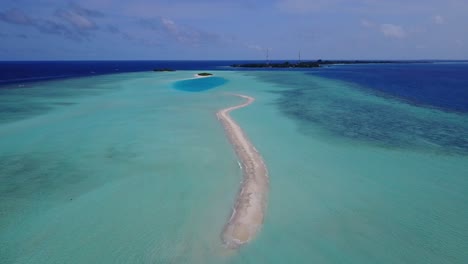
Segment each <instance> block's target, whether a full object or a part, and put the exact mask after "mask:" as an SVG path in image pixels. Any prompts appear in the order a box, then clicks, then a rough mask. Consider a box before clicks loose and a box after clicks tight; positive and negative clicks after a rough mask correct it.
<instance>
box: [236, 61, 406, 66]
mask: <svg viewBox="0 0 468 264" xmlns="http://www.w3.org/2000/svg"><path fill="white" fill-rule="evenodd" d="M371 63H372V64H375V63H378V64H382V63H410V62H409V61H390V60H375V61H374V60H317V61H300V62H294V63H291V62H289V61H285V62H274V63H271V62H265V63H245V64H232V65H231V67H234V68H318V67H321V66H323V65H334V64H371Z"/></svg>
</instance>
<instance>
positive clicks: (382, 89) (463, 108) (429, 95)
mask: <svg viewBox="0 0 468 264" xmlns="http://www.w3.org/2000/svg"><path fill="white" fill-rule="evenodd" d="M247 62H249V63H253V62H261V61H31V62H28V61H21V62H0V88H6V87H8V88H12V87H22V86H24V85H25V84H28V83H31V82H36V81H44V80H52V79H59V78H74V77H83V76H92V75H99V74H112V73H119V72H138V71H151V70H152V69H155V68H171V69H175V70H243V71H250V70H252V69H245V68H242V69H239V68H231V67H229V65H231V64H235V63H236V64H237V63H247ZM255 70H259V69H255ZM262 70H265V69H262ZM268 70H271V69H268ZM275 70H277V69H275ZM292 70H297V69H292ZM306 71H308V72H310V74H313V75H318V76H320V77H325V78H330V79H335V80H336V79H338V80H341V81H345V82H349V83H350V84H356V87H358V88H360V89H366V90H368V91H370V92H373V93H375V94H377V95H380V96H384V97H388V96H390V97H394V98H397V99H401V100H404V101H407V102H409V103H412V104H416V105H422V106H429V107H435V108H438V109H442V110H445V111H455V112H465V113H466V112H468V63H467V62H434V63H402V64H363V65H335V66H328V67H323V68H320V69H307V70H306ZM11 84H14V85H11Z"/></svg>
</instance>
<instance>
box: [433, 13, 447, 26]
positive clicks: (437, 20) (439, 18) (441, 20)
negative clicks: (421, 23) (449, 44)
mask: <svg viewBox="0 0 468 264" xmlns="http://www.w3.org/2000/svg"><path fill="white" fill-rule="evenodd" d="M433 20H434V23H436V24H437V25H442V24H445V19H444V17H443V16H441V15H436V16H434V17H433Z"/></svg>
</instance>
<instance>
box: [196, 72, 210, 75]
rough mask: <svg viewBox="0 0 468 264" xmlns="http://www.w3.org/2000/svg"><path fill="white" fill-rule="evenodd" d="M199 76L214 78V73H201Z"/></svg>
mask: <svg viewBox="0 0 468 264" xmlns="http://www.w3.org/2000/svg"><path fill="white" fill-rule="evenodd" d="M197 75H198V76H212V75H213V74H212V73H208V72H201V73H198V74H197Z"/></svg>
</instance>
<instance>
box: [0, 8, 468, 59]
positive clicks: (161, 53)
mask: <svg viewBox="0 0 468 264" xmlns="http://www.w3.org/2000/svg"><path fill="white" fill-rule="evenodd" d="M467 14H468V0H391V1H390V0H270V1H267V0H197V1H193V0H132V1H124V0H75V1H63V0H1V3H0V40H1V41H0V60H44V59H45V60H70V59H81V60H92V59H96V60H99V59H161V60H164V59H263V58H264V57H265V51H266V50H267V49H269V50H270V52H269V53H270V57H271V58H272V59H293V58H296V57H297V56H298V55H297V54H298V52H299V50H300V51H301V53H302V57H303V58H308V59H319V58H322V59H468V15H467Z"/></svg>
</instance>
